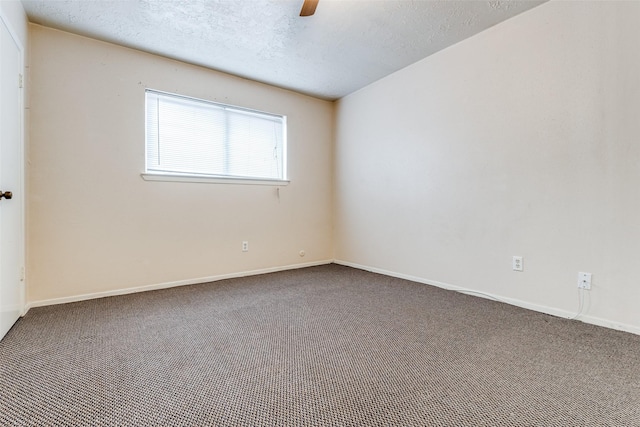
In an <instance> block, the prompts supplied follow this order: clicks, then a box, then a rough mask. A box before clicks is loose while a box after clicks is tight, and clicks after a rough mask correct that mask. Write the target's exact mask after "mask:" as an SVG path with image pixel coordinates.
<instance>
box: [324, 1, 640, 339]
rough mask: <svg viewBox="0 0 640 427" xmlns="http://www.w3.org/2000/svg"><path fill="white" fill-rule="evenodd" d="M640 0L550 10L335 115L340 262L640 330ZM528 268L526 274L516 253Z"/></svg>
mask: <svg viewBox="0 0 640 427" xmlns="http://www.w3.org/2000/svg"><path fill="white" fill-rule="evenodd" d="M638 52H640V2H550V3H546V4H543V5H542V6H539V7H536V8H534V9H532V10H530V11H528V12H526V13H523V14H521V15H518V16H516V17H515V18H513V19H510V20H508V21H506V22H503V23H501V24H499V25H497V26H495V27H493V28H491V29H489V30H487V31H485V32H483V33H481V34H479V35H477V36H475V37H472V38H470V39H467V40H465V41H463V42H461V43H459V44H457V45H454V46H452V47H450V48H448V49H446V50H444V51H441V52H439V53H437V54H435V55H433V56H431V57H429V58H426V59H424V60H422V61H420V62H418V63H416V64H414V65H412V66H410V67H408V68H406V69H404V70H401V71H399V72H397V73H395V74H393V75H391V76H389V77H387V78H385V79H382V80H380V81H378V82H376V83H375V84H373V85H371V86H368V87H366V88H364V89H362V90H360V91H358V92H356V93H354V94H352V95H350V96H347V97H346V98H343V99H342V100H341V101H340V102H339V103H338V107H337V118H336V121H337V124H336V126H337V130H336V149H335V150H336V154H335V159H336V164H335V168H336V176H335V180H336V182H335V189H336V190H335V191H336V193H335V207H336V211H335V256H336V258H337V259H338V260H340V261H342V262H347V263H350V264H352V265H360V266H365V267H367V268H372V269H377V270H383V271H387V272H391V273H393V274H396V275H404V276H410V277H414V278H417V279H419V280H423V281H427V282H440V284H441V285H443V286H458V287H462V288H468V289H473V290H477V291H482V292H487V293H490V294H493V295H497V296H500V297H503V298H508V299H509V300H510V301H511V302H515V303H517V304H520V305H523V306H527V307H533V308H536V309H538V310H542V311H547V312H551V313H555V314H561V315H570V314H572V313H575V312H576V310H577V309H578V299H577V295H578V291H577V289H576V282H577V273H578V272H579V271H585V272H591V273H592V274H593V289H592V290H591V291H590V292H588V293H587V296H588V297H590V303H589V304H588V307H587V309H586V315H587V316H586V317H585V318H584V319H585V320H586V321H590V322H594V323H600V324H604V325H608V326H614V327H617V328H621V329H627V330H632V331H635V332H640V310H639V309H638V302H639V301H640V281H639V279H638V275H637V271H636V269H637V268H638V265H639V264H638V260H639V259H640V220H639V218H640V191H638V183H640V143H639V141H640V120H638V118H639V113H640V85H639V84H638V76H640V55H639V54H638ZM513 255H520V256H523V257H524V272H521V273H518V272H514V271H512V270H511V257H512V256H513Z"/></svg>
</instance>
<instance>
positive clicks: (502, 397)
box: [0, 265, 640, 427]
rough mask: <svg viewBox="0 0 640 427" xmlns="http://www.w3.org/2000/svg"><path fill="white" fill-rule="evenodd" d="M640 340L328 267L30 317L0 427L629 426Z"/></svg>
mask: <svg viewBox="0 0 640 427" xmlns="http://www.w3.org/2000/svg"><path fill="white" fill-rule="evenodd" d="M639 360H640V336H637V335H633V334H628V333H623V332H617V331H613V330H608V329H605V328H600V327H596V326H592V325H587V324H583V323H580V322H576V321H569V320H564V319H559V318H555V317H551V316H547V315H544V314H540V313H536V312H532V311H528V310H523V309H520V308H517V307H513V306H510V305H507V304H502V303H498V302H495V301H489V300H486V299H481V298H477V297H473V296H467V295H462V294H459V293H455V292H451V291H445V290H442V289H438V288H434V287H430V286H426V285H423V284H418V283H414V282H410V281H406V280H401V279H395V278H391V277H386V276H382V275H378V274H373V273H368V272H364V271H360V270H357V269H352V268H348V267H343V266H338V265H326V266H320V267H312V268H306V269H300V270H293V271H287V272H280V273H273V274H266V275H261V276H253V277H245V278H240V279H230V280H224V281H219V282H214V283H209V284H202V285H193V286H184V287H180V288H172V289H166V290H159V291H153V292H145V293H138V294H132V295H126V296H118V297H110V298H102V299H97V300H91V301H84V302H78V303H70V304H64V305H57V306H49V307H41V308H34V309H31V310H30V311H29V313H28V314H27V315H26V316H25V317H24V318H22V319H21V320H19V321H18V322H17V323H16V325H15V326H14V327H13V328H12V329H11V331H10V332H9V333H8V334H7V336H6V337H5V339H4V340H2V341H1V342H0V425H1V426H558V427H567V426H625V427H627V426H628V427H632V426H640V362H639Z"/></svg>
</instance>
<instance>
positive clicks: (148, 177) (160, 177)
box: [140, 173, 290, 186]
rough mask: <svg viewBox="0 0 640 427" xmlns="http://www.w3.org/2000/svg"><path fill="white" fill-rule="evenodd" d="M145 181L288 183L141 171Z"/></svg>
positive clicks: (285, 181) (287, 183)
mask: <svg viewBox="0 0 640 427" xmlns="http://www.w3.org/2000/svg"><path fill="white" fill-rule="evenodd" d="M140 176H141V177H142V179H144V180H145V181H165V182H196V183H201V184H241V185H277V186H284V185H289V182H290V181H288V180H282V179H260V178H224V177H214V176H194V175H179V174H175V175H174V174H160V173H141V174H140Z"/></svg>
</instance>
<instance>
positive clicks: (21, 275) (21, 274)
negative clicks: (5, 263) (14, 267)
mask: <svg viewBox="0 0 640 427" xmlns="http://www.w3.org/2000/svg"><path fill="white" fill-rule="evenodd" d="M20 281H21V282H24V267H21V268H20Z"/></svg>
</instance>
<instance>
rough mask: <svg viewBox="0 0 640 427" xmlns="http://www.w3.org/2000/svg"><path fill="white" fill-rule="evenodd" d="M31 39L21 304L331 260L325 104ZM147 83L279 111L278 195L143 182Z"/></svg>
mask: <svg viewBox="0 0 640 427" xmlns="http://www.w3.org/2000/svg"><path fill="white" fill-rule="evenodd" d="M30 36H31V48H32V55H31V69H32V73H31V84H32V91H31V105H32V108H31V142H30V149H29V158H28V162H29V168H28V175H29V195H28V209H29V212H30V215H29V223H28V230H29V232H28V242H27V255H28V256H27V258H28V261H27V272H28V279H29V282H28V293H27V298H28V301H30V302H31V303H34V304H38V303H41V302H42V301H43V300H50V299H56V298H66V297H77V296H78V295H83V294H93V293H99V292H111V291H118V290H122V289H126V288H132V287H138V286H146V285H156V284H162V283H167V282H173V281H183V280H197V279H199V278H205V277H211V276H218V275H225V274H233V273H238V272H246V271H251V270H257V269H263V268H273V267H283V266H290V265H298V264H302V263H313V262H321V261H325V260H330V259H332V257H333V254H332V236H331V221H332V190H331V162H332V129H333V104H332V103H330V102H326V101H321V100H318V99H314V98H311V97H307V96H302V95H299V94H295V93H293V92H290V91H285V90H281V89H277V88H274V87H270V86H267V85H263V84H258V83H255V82H251V81H248V80H244V79H240V78H236V77H232V76H229V75H225V74H222V73H217V72H213V71H211V70H207V69H204V68H199V67H195V66H191V65H187V64H184V63H180V62H177V61H173V60H169V59H166V58H162V57H158V56H154V55H150V54H145V53H142V52H139V51H135V50H132V49H127V48H123V47H119V46H115V45H112V44H108V43H103V42H99V41H96V40H92V39H88V38H84V37H80V36H76V35H72V34H69V33H65V32H61V31H57V30H52V29H49V28H46V27H41V26H38V25H30ZM147 87H148V88H154V89H158V90H163V91H168V92H174V93H180V94H184V95H188V96H194V97H198V98H204V99H210V100H214V101H219V102H224V103H229V104H233V105H240V106H244V107H248V108H254V109H258V110H263V111H269V112H273V113H279V114H285V115H287V116H288V126H289V129H288V138H289V152H288V154H289V177H290V179H291V183H290V184H289V185H288V186H286V187H280V197H279V198H278V197H277V193H276V187H273V186H256V185H228V184H194V183H171V182H147V181H144V180H143V179H142V178H141V177H140V173H141V172H143V170H144V162H145V158H144V90H145V88H147ZM243 240H248V241H249V244H250V251H249V252H247V253H242V252H241V242H242V241H243ZM300 250H305V251H306V256H305V257H304V258H301V257H300V256H299V255H298V253H299V251H300Z"/></svg>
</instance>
